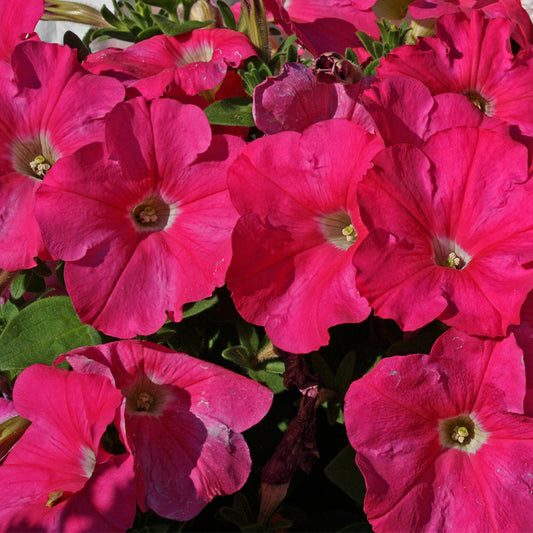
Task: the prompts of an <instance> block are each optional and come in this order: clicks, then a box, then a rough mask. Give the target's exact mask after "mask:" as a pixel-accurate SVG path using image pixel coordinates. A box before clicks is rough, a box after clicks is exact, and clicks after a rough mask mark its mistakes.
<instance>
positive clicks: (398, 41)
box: [350, 19, 410, 76]
mask: <svg viewBox="0 0 533 533" xmlns="http://www.w3.org/2000/svg"><path fill="white" fill-rule="evenodd" d="M376 24H377V25H378V28H379V33H380V39H379V41H376V40H375V39H373V38H372V37H370V35H368V34H366V33H365V32H364V31H358V32H356V33H357V37H359V40H360V41H361V43H362V45H363V46H364V47H365V50H366V51H367V52H368V53H369V54H370V55H371V57H372V58H373V59H372V61H371V62H370V63H369V64H368V65H367V66H366V68H365V70H364V75H365V76H370V75H372V74H375V73H376V67H377V66H378V65H379V62H380V60H381V58H382V57H385V56H386V55H387V54H388V53H389V52H390V51H391V50H394V49H395V48H398V46H402V45H404V44H405V40H406V37H407V34H408V32H409V31H410V29H409V27H408V24H407V22H405V21H404V22H402V23H401V24H400V26H398V27H397V26H395V25H394V24H391V23H390V22H389V21H388V20H386V19H383V20H381V21H378V22H376ZM350 61H351V59H350Z"/></svg>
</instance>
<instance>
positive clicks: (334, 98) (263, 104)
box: [253, 63, 374, 134]
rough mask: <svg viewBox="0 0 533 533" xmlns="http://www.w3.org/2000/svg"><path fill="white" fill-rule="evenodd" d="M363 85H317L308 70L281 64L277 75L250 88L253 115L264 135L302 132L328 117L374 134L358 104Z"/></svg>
mask: <svg viewBox="0 0 533 533" xmlns="http://www.w3.org/2000/svg"><path fill="white" fill-rule="evenodd" d="M363 89H364V84H363V82H360V83H356V84H349V85H343V84H340V83H331V84H329V83H328V84H326V83H319V82H318V81H317V78H316V76H315V75H314V74H313V71H312V69H311V68H309V67H306V66H305V65H302V64H300V63H285V65H283V70H282V72H281V74H279V75H278V76H272V77H270V76H269V77H268V78H267V79H266V80H265V81H264V82H263V83H260V84H259V85H257V86H256V88H255V89H254V101H253V114H254V119H255V123H256V125H257V127H258V128H259V129H260V130H261V131H263V132H264V133H267V134H272V133H279V132H280V131H287V130H290V131H300V132H301V131H303V130H304V129H305V128H307V127H308V126H311V124H314V123H315V122H320V121H322V120H328V119H330V118H346V119H348V120H351V121H352V122H354V123H356V124H359V125H361V126H362V127H363V128H365V129H366V130H367V131H369V132H370V133H374V124H373V121H372V118H371V117H370V115H369V114H368V112H367V111H366V110H365V108H364V107H363V106H362V105H361V104H360V103H359V102H358V99H359V94H360V93H361V91H362V90H363Z"/></svg>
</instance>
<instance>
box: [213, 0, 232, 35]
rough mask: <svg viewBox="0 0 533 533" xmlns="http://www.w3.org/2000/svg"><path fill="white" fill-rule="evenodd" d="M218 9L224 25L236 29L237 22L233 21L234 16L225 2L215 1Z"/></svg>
mask: <svg viewBox="0 0 533 533" xmlns="http://www.w3.org/2000/svg"><path fill="white" fill-rule="evenodd" d="M217 6H218V10H219V11H220V15H221V16H222V20H223V21H224V25H225V26H226V28H228V29H230V30H236V29H237V22H236V21H235V17H234V16H233V11H231V9H230V7H229V6H228V4H226V2H223V1H222V0H219V1H218V2H217Z"/></svg>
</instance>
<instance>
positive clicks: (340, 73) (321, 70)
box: [313, 52, 363, 85]
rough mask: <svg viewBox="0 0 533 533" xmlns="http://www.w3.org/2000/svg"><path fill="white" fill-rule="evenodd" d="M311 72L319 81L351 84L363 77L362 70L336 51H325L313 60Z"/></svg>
mask: <svg viewBox="0 0 533 533" xmlns="http://www.w3.org/2000/svg"><path fill="white" fill-rule="evenodd" d="M313 73H314V74H315V76H316V79H317V80H318V81H319V82H321V83H342V84H344V85H351V84H353V83H355V82H357V81H359V80H360V79H361V78H362V77H363V71H362V70H361V69H360V68H359V67H358V66H356V65H354V64H353V63H352V62H351V61H348V60H347V59H346V58H345V57H343V56H341V55H340V54H339V53H337V52H326V53H324V54H322V55H320V56H318V57H317V58H316V59H315V60H314V61H313Z"/></svg>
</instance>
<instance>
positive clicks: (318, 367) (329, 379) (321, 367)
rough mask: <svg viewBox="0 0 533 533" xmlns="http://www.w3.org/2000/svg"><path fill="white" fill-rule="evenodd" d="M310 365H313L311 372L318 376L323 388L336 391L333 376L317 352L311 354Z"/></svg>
mask: <svg viewBox="0 0 533 533" xmlns="http://www.w3.org/2000/svg"><path fill="white" fill-rule="evenodd" d="M311 363H312V365H313V371H314V372H315V374H318V375H319V376H320V378H321V381H322V384H323V385H324V387H326V388H327V389H331V390H336V388H337V383H336V379H335V374H333V372H332V371H331V368H329V365H328V363H327V362H326V360H325V359H324V358H323V357H322V356H321V355H320V354H319V353H318V352H313V353H312V354H311Z"/></svg>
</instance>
